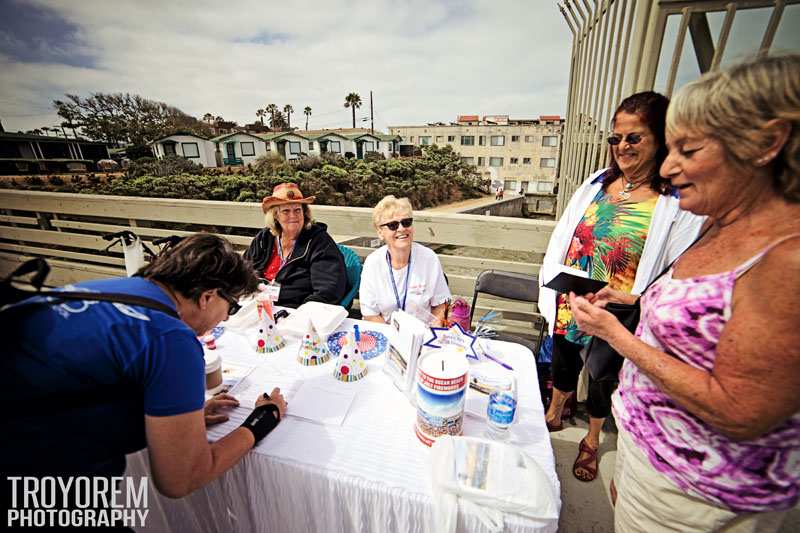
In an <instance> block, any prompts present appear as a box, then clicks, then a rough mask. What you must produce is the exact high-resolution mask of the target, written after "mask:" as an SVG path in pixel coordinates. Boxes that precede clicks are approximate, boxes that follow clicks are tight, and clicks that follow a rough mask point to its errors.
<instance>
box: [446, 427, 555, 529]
mask: <svg viewBox="0 0 800 533" xmlns="http://www.w3.org/2000/svg"><path fill="white" fill-rule="evenodd" d="M430 461H431V483H432V491H433V499H434V513H435V524H436V527H435V530H436V531H439V532H442V533H455V531H456V526H457V525H458V508H459V506H461V508H462V509H463V510H464V511H465V512H467V513H471V514H475V515H476V516H478V518H480V520H481V522H483V524H484V525H485V526H486V527H487V528H488V529H489V530H490V531H502V530H503V528H504V516H505V514H506V513H514V514H519V515H522V516H525V517H528V518H532V519H536V520H541V521H551V522H552V523H553V530H555V529H556V527H557V524H558V512H559V506H560V505H559V495H558V493H557V492H556V489H555V487H553V484H552V483H551V482H550V479H549V478H548V477H547V474H546V473H545V472H544V470H542V468H541V467H540V466H539V465H538V463H536V461H535V460H534V459H533V458H532V457H530V456H528V455H526V454H525V453H523V452H522V451H520V450H519V449H518V448H516V447H514V446H511V445H509V444H505V443H502V442H495V441H491V440H485V439H478V438H473V437H452V436H449V435H444V436H441V437H438V438H437V439H436V442H435V444H434V445H433V447H432V448H431V454H430Z"/></svg>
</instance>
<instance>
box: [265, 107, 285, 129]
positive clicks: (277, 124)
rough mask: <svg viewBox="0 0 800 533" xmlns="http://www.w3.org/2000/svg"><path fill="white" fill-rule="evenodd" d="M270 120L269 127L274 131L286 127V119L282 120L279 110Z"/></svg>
mask: <svg viewBox="0 0 800 533" xmlns="http://www.w3.org/2000/svg"><path fill="white" fill-rule="evenodd" d="M270 120H271V122H270V124H269V126H270V127H271V128H272V129H273V130H274V131H282V130H283V129H284V128H286V126H287V123H286V119H285V118H283V113H281V112H280V110H276V111H275V114H274V115H273V116H272V118H271V119H270Z"/></svg>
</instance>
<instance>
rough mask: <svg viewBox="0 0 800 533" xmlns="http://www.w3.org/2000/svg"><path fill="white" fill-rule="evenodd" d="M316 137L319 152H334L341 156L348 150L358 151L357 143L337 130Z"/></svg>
mask: <svg viewBox="0 0 800 533" xmlns="http://www.w3.org/2000/svg"><path fill="white" fill-rule="evenodd" d="M314 138H315V139H316V141H317V145H318V146H317V148H318V150H319V153H332V154H338V155H341V156H343V155H344V154H346V153H347V152H351V153H353V154H355V153H356V145H355V143H354V142H353V141H352V140H351V139H349V138H348V137H345V136H344V135H340V134H338V133H336V132H335V131H331V132H327V133H323V134H322V135H316V136H315V137H314Z"/></svg>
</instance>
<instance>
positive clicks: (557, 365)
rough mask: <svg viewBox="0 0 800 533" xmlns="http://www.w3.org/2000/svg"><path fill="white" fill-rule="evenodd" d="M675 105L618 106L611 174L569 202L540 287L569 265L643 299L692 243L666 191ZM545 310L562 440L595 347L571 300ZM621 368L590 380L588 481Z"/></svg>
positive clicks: (554, 299)
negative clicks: (589, 349)
mask: <svg viewBox="0 0 800 533" xmlns="http://www.w3.org/2000/svg"><path fill="white" fill-rule="evenodd" d="M668 105H669V100H668V99H667V98H666V97H665V96H663V95H660V94H658V93H654V92H651V91H648V92H642V93H638V94H634V95H632V96H629V97H628V98H626V99H625V100H623V101H622V103H621V104H620V105H619V107H618V108H617V110H616V111H615V113H614V118H613V121H612V128H613V131H612V134H611V135H610V136H609V137H608V144H609V151H610V155H611V165H610V166H609V167H608V168H606V169H602V170H599V171H597V172H595V173H594V174H592V175H591V176H589V179H587V180H586V181H585V182H584V184H583V185H582V186H581V187H580V188H578V190H577V191H576V192H575V194H574V195H573V196H572V199H571V200H570V202H569V204H568V205H567V207H566V209H565V211H564V214H563V215H562V217H561V219H560V220H559V222H558V224H557V225H556V228H555V230H554V231H553V234H552V236H551V238H550V243H549V245H548V247H547V253H546V254H545V257H544V261H543V264H542V269H541V274H540V276H539V280H540V281H539V282H540V284H542V283H543V282H546V281H549V280H550V279H551V278H553V277H554V276H555V275H556V274H557V273H558V271H559V269H560V268H561V266H563V265H566V266H568V267H572V268H576V269H580V270H583V271H585V272H586V273H587V274H588V276H589V277H590V278H593V279H597V280H602V281H605V282H607V283H608V286H609V287H611V288H613V289H616V290H618V291H622V292H625V293H633V294H638V293H640V292H641V291H642V290H643V289H644V288H645V287H646V286H647V285H648V284H649V283H650V281H651V280H652V279H653V278H654V277H655V276H656V275H658V273H659V272H661V271H662V270H663V269H664V267H666V265H668V264H669V263H670V262H671V261H673V260H674V259H675V258H676V257H678V255H679V254H680V253H681V252H683V251H684V249H686V247H687V246H688V245H689V243H691V242H692V240H693V239H694V238H695V236H696V235H697V233H698V231H699V229H700V226H701V224H702V221H703V219H702V217H697V216H695V215H692V214H691V213H688V212H686V211H682V210H681V209H680V208H679V207H678V197H677V194H676V192H675V191H674V190H673V189H672V187H670V184H669V181H668V180H665V179H664V178H662V177H661V176H660V175H659V167H660V166H661V163H662V162H663V161H664V158H665V157H666V155H667V147H666V143H665V141H664V123H665V120H666V115H667V106H668ZM539 308H540V310H541V312H542V315H543V316H544V317H545V318H546V319H547V322H548V324H549V328H550V333H551V334H552V335H553V363H552V369H553V399H552V401H551V403H550V407H549V409H548V411H547V414H546V421H547V426H548V428H549V429H550V430H551V431H558V430H559V429H561V428H562V425H561V412H562V409H563V407H564V404H565V403H566V401H567V399H568V398H569V396H570V395H571V394H572V393H573V391H575V389H576V386H577V380H578V375H579V373H580V370H581V368H582V367H583V359H582V358H581V351H582V350H583V349H584V348H585V347H586V346H587V345H588V344H589V340H590V339H591V337H589V336H588V335H586V334H585V332H583V331H581V330H580V328H578V326H577V325H576V324H575V320H574V319H573V317H572V312H571V310H570V307H569V302H568V301H567V297H566V295H564V294H559V295H557V294H555V293H554V292H553V291H551V290H549V289H548V288H546V287H541V294H540V298H539ZM621 366H622V358H621V357H618V360H617V361H613V362H612V364H611V365H609V366H608V367H607V370H606V371H605V373H604V375H595V376H593V375H590V376H589V397H588V399H587V409H588V411H589V417H590V419H589V432H588V434H587V435H586V437H585V438H584V439H583V440H582V441H581V443H580V446H579V452H578V457H577V459H576V460H575V464H574V466H573V474H574V475H575V477H576V478H578V479H579V480H581V481H592V480H594V479H595V477H596V476H597V449H598V447H599V445H600V432H601V429H602V426H603V421H604V420H605V418H606V417H607V416H608V415H609V414H610V411H611V393H612V392H613V390H614V388H615V387H616V384H617V373H618V372H619V368H620V367H621Z"/></svg>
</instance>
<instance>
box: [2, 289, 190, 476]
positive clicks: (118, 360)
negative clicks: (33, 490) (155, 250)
mask: <svg viewBox="0 0 800 533" xmlns="http://www.w3.org/2000/svg"><path fill="white" fill-rule="evenodd" d="M68 288H69V289H71V290H86V291H88V292H89V293H90V292H91V291H95V292H116V293H126V294H134V295H139V296H145V297H148V298H151V299H154V300H157V301H159V302H161V303H164V304H166V305H168V306H169V307H171V308H173V309H174V304H173V303H172V301H171V300H170V298H169V297H168V296H167V294H166V293H165V292H164V291H163V290H162V289H161V288H159V287H158V286H157V285H156V284H154V283H152V282H150V281H148V280H145V279H143V278H114V279H108V280H97V281H90V282H85V283H81V284H77V285H74V286H70V287H68ZM3 315H4V316H3V318H4V322H5V324H4V328H3V329H7V332H6V333H5V334H4V336H3V337H4V339H3V342H4V344H6V349H4V350H3V351H4V352H6V353H5V354H4V355H3V356H2V357H1V358H0V368H1V369H0V376H1V377H0V380H2V381H0V382H1V383H2V388H3V390H4V391H6V393H7V396H6V397H7V398H13V399H14V402H15V405H14V406H13V407H12V408H10V409H9V410H8V412H10V416H11V424H10V428H9V429H10V430H11V431H10V433H8V434H7V435H8V439H9V447H10V448H11V449H10V450H9V451H10V453H8V452H6V453H4V454H3V456H4V457H3V459H0V461H2V462H3V463H6V462H8V465H3V467H4V469H5V467H6V466H8V467H9V468H13V471H16V472H21V473H27V474H37V473H41V474H54V473H59V474H64V473H71V474H78V473H82V474H85V475H91V474H95V475H119V474H121V473H122V472H123V471H124V468H125V458H124V455H125V454H126V453H131V452H133V451H136V450H140V449H142V448H144V447H145V446H146V440H145V432H144V415H145V414H147V415H151V416H171V415H178V414H182V413H188V412H191V411H196V410H198V409H202V408H203V403H204V392H205V374H204V372H205V370H204V368H205V365H204V361H203V349H202V346H201V345H200V343H199V342H198V340H197V338H196V337H195V334H194V332H193V331H192V330H191V329H190V328H189V327H188V326H187V325H186V324H185V323H184V322H182V321H181V320H178V319H177V318H174V317H171V316H169V315H167V314H165V313H163V312H160V311H156V310H154V309H150V308H147V307H140V306H130V305H126V304H120V303H111V302H97V301H94V302H92V301H62V302H53V303H50V302H48V303H38V304H24V305H20V306H18V307H17V308H15V309H13V310H9V311H7V312H5V313H3ZM6 315H8V316H6Z"/></svg>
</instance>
